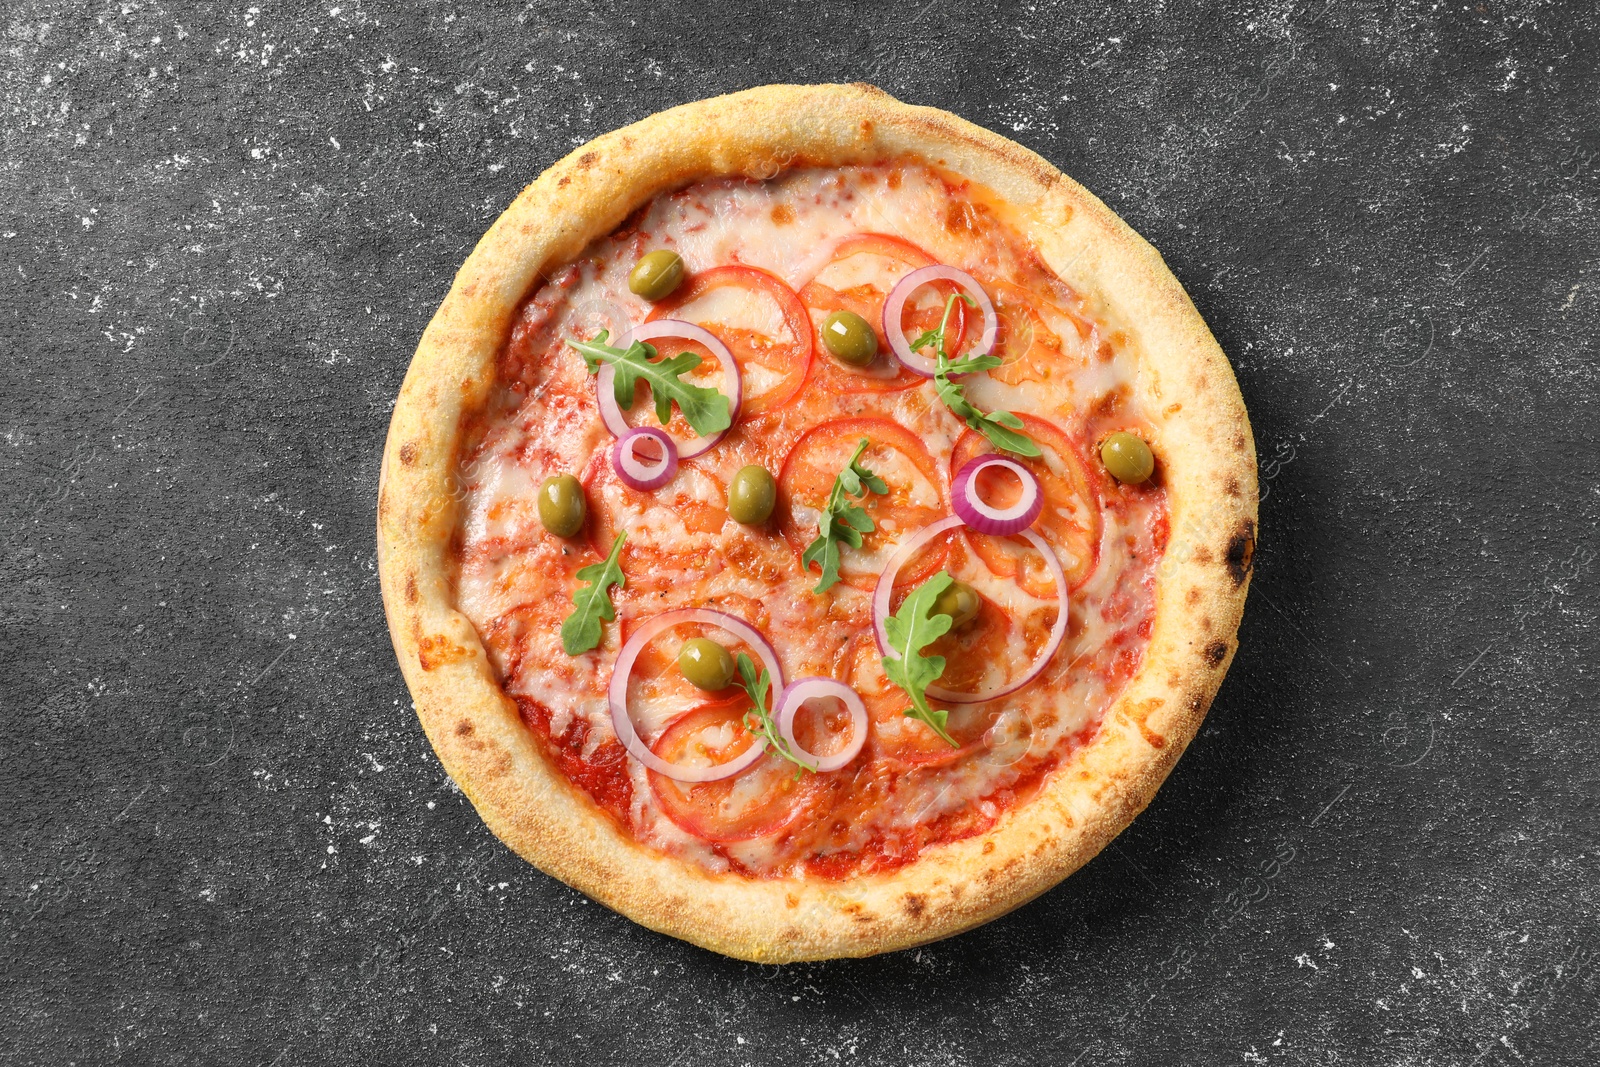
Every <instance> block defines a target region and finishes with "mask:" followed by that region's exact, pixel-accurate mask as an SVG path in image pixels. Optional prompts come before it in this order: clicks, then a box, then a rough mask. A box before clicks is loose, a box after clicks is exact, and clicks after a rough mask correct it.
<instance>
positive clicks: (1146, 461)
mask: <svg viewBox="0 0 1600 1067" xmlns="http://www.w3.org/2000/svg"><path fill="white" fill-rule="evenodd" d="M1100 462H1101V463H1104V464H1105V465H1106V470H1108V471H1110V472H1111V476H1112V477H1113V478H1115V479H1116V480H1117V481H1119V482H1127V483H1128V484H1130V485H1137V484H1139V483H1140V482H1142V481H1144V480H1145V479H1146V478H1148V477H1150V475H1151V474H1152V473H1153V472H1154V471H1155V469H1156V457H1155V456H1153V455H1151V454H1150V446H1149V445H1147V444H1145V443H1144V441H1143V439H1141V438H1139V437H1137V436H1135V435H1134V434H1131V433H1127V432H1125V431H1121V430H1119V431H1117V432H1116V433H1114V434H1112V435H1111V436H1110V437H1107V438H1106V439H1105V440H1104V441H1102V442H1101V443H1100Z"/></svg>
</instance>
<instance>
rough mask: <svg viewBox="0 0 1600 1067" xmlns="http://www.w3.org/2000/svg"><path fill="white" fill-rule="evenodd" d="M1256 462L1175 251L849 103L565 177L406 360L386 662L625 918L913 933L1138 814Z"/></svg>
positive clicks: (452, 766)
mask: <svg viewBox="0 0 1600 1067" xmlns="http://www.w3.org/2000/svg"><path fill="white" fill-rule="evenodd" d="M1256 498H1257V492H1256V478H1255V454H1254V445H1253V441H1252V438H1251V434H1250V428H1249V423H1248V420H1247V417H1246V414H1245V410H1244V405H1243V402H1242V400H1241V398H1240V395H1239V390H1238V387H1237V384H1236V383H1235V381H1234V378H1233V375H1232V371H1231V369H1230V367H1229V365H1228V362H1227V360H1226V358H1225V356H1224V355H1223V353H1222V352H1221V350H1220V349H1219V348H1218V346H1217V344H1216V342H1215V341H1214V340H1213V338H1212V336H1211V334H1210V332H1209V331H1208V330H1207V328H1206V326H1205V324H1204V322H1203V321H1202V320H1201V318H1200V316H1199V314H1198V313H1197V312H1196V311H1195V309H1194V307H1193V306H1192V304H1191V303H1190V301H1189V300H1188V298H1187V296H1186V295H1185V294H1184V292H1183V290H1182V288H1181V287H1180V286H1179V284H1178V283H1177V281H1176V280H1175V279H1174V278H1173V277H1172V275H1171V274H1170V273H1169V272H1168V271H1167V269H1166V267H1165V266H1164V265H1163V263H1162V261H1161V259H1160V257H1159V255H1158V254H1157V253H1156V252H1155V251H1154V250H1153V249H1151V248H1150V246H1149V245H1147V244H1146V243H1145V242H1144V241H1143V240H1141V239H1140V238H1139V237H1138V236H1137V235H1136V234H1135V233H1134V232H1133V231H1132V230H1131V229H1129V227H1128V226H1127V225H1125V224H1124V223H1123V222H1122V221H1121V220H1120V219H1118V218H1117V217H1116V216H1115V215H1114V214H1113V213H1112V212H1111V211H1110V210H1109V209H1107V208H1106V207H1105V206H1104V205H1102V204H1101V203H1100V202H1099V201H1098V200H1096V199H1094V198H1093V197H1092V196H1091V195H1089V194H1088V193H1087V192H1085V191H1084V190H1083V189H1082V188H1080V187H1079V186H1078V185H1076V184H1075V183H1073V182H1072V181H1071V180H1069V179H1067V178H1066V177H1064V176H1063V175H1062V174H1060V173H1059V172H1058V171H1057V170H1055V169H1054V168H1053V167H1051V166H1050V165H1049V164H1048V163H1046V162H1045V161H1044V160H1042V159H1040V158H1039V157H1037V156H1035V155H1034V154H1032V153H1031V152H1028V151H1027V150H1025V149H1023V148H1021V147H1020V146H1018V145H1016V144H1014V143H1012V142H1010V141H1008V140H1005V139H1003V138H1001V137H998V136H996V135H994V134H992V133H989V132H987V131H984V130H982V129H979V128H977V127H974V126H972V125H970V124H968V123H966V122H964V121H962V120H960V119H958V118H956V117H954V116H952V115H949V114H946V113H944V112H940V111H935V110H931V109H927V108H920V107H911V106H907V105H904V104H901V103H899V102H898V101H896V100H894V99H892V98H890V97H889V96H887V95H885V94H884V93H882V92H880V91H878V90H876V89H873V88H871V87H868V86H772V87H767V88H762V89H755V90H750V91H748V92H744V93H738V94H735V95H732V96H726V97H721V98H718V99H713V100H707V101H702V102H699V103H694V104H689V105H686V106H683V107H679V108H675V109H673V110H670V111H666V112H663V113H661V114H658V115H655V116H653V117H651V118H648V119H646V120H644V121H643V122H640V123H638V124H636V125H633V126H630V127H627V128H626V129H622V130H619V131H617V132H614V133H611V134H608V135H606V136H603V137H600V138H598V139H596V140H595V141H593V142H591V143H589V144H588V145H585V146H584V147H582V148H580V149H578V150H577V151H575V152H574V153H572V154H571V155H569V156H568V157H567V158H565V159H563V160H561V161H560V162H559V163H557V164H555V165H554V166H552V167H551V168H550V169H549V170H548V171H546V172H545V173H544V174H543V175H542V176H540V177H539V178H538V180H536V181H535V182H534V183H533V184H532V185H530V186H529V187H528V188H527V189H526V190H525V191H524V192H523V193H522V195H521V196H519V197H518V198H517V200H516V201H515V202H514V203H513V204H512V205H511V207H510V208H509V209H508V210H507V211H506V212H505V214H504V215H503V216H501V218H500V219H499V220H498V221H497V222H495V224H494V225H493V227H492V228H491V229H490V230H489V232H488V234H487V235H486V236H485V237H484V238H483V240H482V241H481V242H480V243H479V245H478V246H477V248H476V249H475V250H474V251H473V253H472V255H471V256H470V257H469V258H468V260H467V262H466V264H465V265H464V266H463V267H462V268H461V271H460V273H459V274H458V275H457V277H456V279H455V283H454V285H453V286H452V288H451V290H450V292H449V295H448V296H447V297H446V298H445V300H444V302H443V304H442V305H441V306H440V308H439V310H438V313H437V314H436V315H435V317H434V319H433V321H432V322H431V323H430V324H429V326H428V328H427V330H426V332H425V333H424V334H423V337H422V340H421V343H420V345H419V346H418V349H417V352H416V355H415V358H414V359H413V361H412V364H411V368H410V371H409V373H408V374H407V376H406V379H405V383H404V385H403V386H402V388H401V391H400V395H399V398H398V400H397V402H396V405H395V410H394V416H393V421H392V424H391V428H390V433H389V440H388V445H387V448H386V451H385V453H384V465H383V476H382V484H381V486H380V491H379V508H378V541H379V564H380V573H381V577H382V586H383V596H384V603H385V606H386V609H387V612H388V618H389V624H390V630H391V634H392V637H393V640H394V645H395V649H396V652H397V654H398V657H399V661H400V665H401V668H402V670H403V672H404V674H405V677H406V680H407V683H408V684H409V686H410V689H411V692H412V694H413V696H414V698H415V706H416V710H417V714H418V715H419V717H420V719H421V722H422V725H423V727H424V729H425V731H426V733H427V735H428V738H429V740H430V741H431V742H432V744H433V746H434V748H435V750H436V751H437V753H438V755H439V758H440V760H441V761H442V763H443V765H444V766H445V768H446V769H447V770H448V771H449V773H450V774H451V776H452V777H453V778H454V780H455V781H456V782H457V783H458V784H459V785H460V787H461V789H462V790H463V791H464V792H465V794H466V795H467V796H468V797H469V798H470V799H471V801H472V802H473V804H474V805H475V806H476V808H477V810H478V812H479V813H480V814H481V816H482V818H483V819H484V821H485V822H486V823H487V824H488V826H489V828H490V829H491V830H492V831H493V832H494V833H495V834H497V835H498V836H499V837H500V838H501V839H502V840H503V841H505V842H506V843H507V844H508V845H509V846H510V847H511V848H513V849H514V850H516V851H517V852H518V853H519V854H521V855H522V856H524V857H525V858H526V859H528V860H529V861H530V862H532V863H533V864H535V865H537V866H538V867H540V868H541V869H543V870H544V871H546V872H548V873H550V874H552V875H554V876H555V877H557V878H559V879H561V880H563V881H565V882H567V883H568V884H570V885H572V886H575V887H576V888H578V889H580V890H581V891H583V892H584V893H586V894H588V895H589V896H591V897H592V898H594V899H595V900H597V901H599V902H601V903H603V904H606V905H608V906H609V907H612V908H614V909H616V910H617V911H619V912H621V913H622V914H624V915H627V916H629V917H630V918H632V919H634V920H635V921H637V922H639V923H641V924H643V925H645V926H647V927H650V928H652V929H655V930H658V931H662V932H665V933H668V934H671V935H674V936H676V937H680V938H684V939H686V940H689V941H691V942H694V943H696V944H699V945H701V946H704V947H706V948H709V949H713V950H715V951H717V952H721V953H725V954H727V955H731V956H736V957H741V958H745V959H750V960H761V961H774V962H781V961H789V960H799V959H818V958H828V957H834V956H860V955H867V954H871V953H875V952H882V951H887V950H893V949H898V948H903V947H907V946H911V945H916V944H920V943H924V942H927V941H930V940H934V939H936V938H940V937H945V936H948V935H950V934H953V933H957V932H960V931H962V930H966V929H969V928H971V927H973V926H975V925H977V924H980V923H983V922H985V921H987V920H989V919H992V918H994V917H996V916H998V915H1000V914H1003V913H1004V912H1006V911H1008V910H1010V909H1012V908H1015V907H1017V906H1018V905H1020V904H1022V903H1023V902H1025V901H1027V900H1029V899H1031V898H1033V897H1035V896H1036V895H1038V894H1039V893H1041V892H1043V891H1044V890H1046V889H1048V888H1050V887H1051V886H1053V885H1055V884H1056V883H1058V882H1059V881H1060V880H1061V879H1062V878H1064V877H1066V876H1067V875H1068V874H1070V873H1071V872H1072V871H1074V870H1076V869H1077V868H1078V867H1079V866H1081V865H1082V864H1083V863H1085V862H1086V861H1087V860H1088V859H1090V858H1091V857H1092V856H1093V855H1094V854H1095V853H1096V852H1097V851H1098V850H1099V849H1101V848H1102V847H1104V846H1105V844H1106V843H1107V842H1108V841H1110V840H1111V838H1112V837H1114V836H1115V835H1116V834H1117V833H1118V832H1120V831H1121V829H1122V828H1123V827H1125V826H1126V825H1127V824H1128V823H1129V821H1130V820H1131V819H1132V818H1133V817H1134V815H1136V814H1137V813H1138V812H1139V811H1140V810H1142V809H1143V808H1144V806H1145V805H1146V804H1147V803H1149V801H1150V799H1151V797H1152V796H1153V794H1154V792H1155V790H1156V789H1157V787H1158V786H1159V785H1160V783H1161V781H1162V780H1163V779H1164V778H1165V776H1166V774H1167V773H1168V772H1169V771H1170V770H1171V768H1172V766H1173V764H1174V762H1175V761H1176V760H1177V758H1178V756H1179V755H1180V754H1181V752H1182V751H1183V749H1184V748H1185V746H1186V745H1187V744H1188V743H1189V741H1190V740H1191V739H1192V738H1193V736H1194V734H1195V731H1196V729H1197V728H1198V726H1199V723H1200V721H1201V718H1202V717H1203V715H1204V714H1205V712H1206V709H1207V708H1208V706H1209V704H1210V701H1211V700H1212V698H1213V696H1214V695H1215V693H1216V690H1217V687H1218V685H1219V684H1220V682H1221V679H1222V676H1223V674H1224V672H1225V671H1226V669H1227V666H1228V663H1229V661H1230V660H1231V658H1232V656H1233V652H1234V650H1235V647H1236V634H1237V629H1238V624H1239V620H1240V615H1241V612H1242V610H1243V604H1244V598H1245V592H1246V588H1247V586H1248V582H1249V575H1250V564H1251V557H1252V553H1253V551H1254V546H1255V531H1256Z"/></svg>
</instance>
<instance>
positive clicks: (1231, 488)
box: [1222, 478, 1239, 496]
mask: <svg viewBox="0 0 1600 1067" xmlns="http://www.w3.org/2000/svg"><path fill="white" fill-rule="evenodd" d="M1222 488H1223V491H1224V492H1226V493H1227V494H1228V495H1229V496H1238V495H1239V479H1237V478H1229V479H1228V484H1227V485H1225V486H1223V487H1222Z"/></svg>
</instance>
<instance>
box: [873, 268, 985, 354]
mask: <svg viewBox="0 0 1600 1067" xmlns="http://www.w3.org/2000/svg"><path fill="white" fill-rule="evenodd" d="M930 282H955V283H956V284H957V285H959V286H960V287H961V289H962V291H964V292H965V293H966V294H967V295H968V296H970V297H972V299H974V300H976V301H977V302H978V310H980V311H982V312H983V334H982V335H981V336H980V337H979V338H978V343H977V344H975V345H973V346H972V347H971V348H970V349H969V350H968V351H972V352H978V353H988V352H992V351H993V350H994V340H995V337H996V336H997V335H998V334H999V332H1000V316H998V315H996V314H995V311H994V302H993V301H992V300H990V299H989V294H988V293H986V292H984V291H983V286H981V285H979V284H978V279H976V278H974V277H973V276H972V275H970V274H968V273H967V272H966V271H964V270H957V269H956V268H954V267H947V266H945V265H944V264H942V263H935V264H934V265H933V266H931V267H922V268H921V269H919V270H914V271H912V272H911V273H910V274H907V275H906V276H905V277H904V278H901V279H900V281H899V282H898V283H897V284H896V285H895V287H894V288H893V289H891V290H889V299H887V300H885V301H884V302H883V335H884V336H885V337H887V338H888V339H889V347H890V348H891V349H893V350H894V355H895V358H896V359H898V360H899V361H900V362H901V363H903V364H905V365H906V366H907V367H908V368H909V369H911V370H914V371H916V372H917V373H918V374H920V375H922V376H923V377H924V378H932V377H933V372H934V371H936V370H938V369H939V364H938V362H937V361H936V360H934V359H930V358H929V357H927V356H924V355H922V354H921V353H920V352H913V351H912V350H911V342H910V341H907V340H906V332H905V328H904V327H903V326H902V325H901V322H900V320H901V318H902V317H903V316H904V314H905V310H906V301H907V300H910V299H911V295H912V294H913V293H915V292H916V291H917V290H918V289H921V288H922V287H923V286H924V285H927V284H928V283H930ZM955 355H957V353H951V358H954V357H955Z"/></svg>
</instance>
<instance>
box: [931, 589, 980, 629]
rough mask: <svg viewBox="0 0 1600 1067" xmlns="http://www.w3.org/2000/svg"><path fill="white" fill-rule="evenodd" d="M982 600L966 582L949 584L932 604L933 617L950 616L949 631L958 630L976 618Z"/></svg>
mask: <svg viewBox="0 0 1600 1067" xmlns="http://www.w3.org/2000/svg"><path fill="white" fill-rule="evenodd" d="M982 607H983V598H982V597H980V596H978V591H977V590H976V589H974V588H972V586H970V585H968V584H967V583H966V582H951V583H950V585H949V586H948V587H946V589H945V591H944V592H942V593H940V594H939V595H938V597H937V598H935V600H934V602H933V610H932V611H931V612H930V614H933V615H948V616H950V629H952V630H959V629H961V628H962V627H963V626H966V625H968V624H969V623H971V622H972V620H973V619H976V618H977V617H978V610H979V609H980V608H982Z"/></svg>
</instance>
